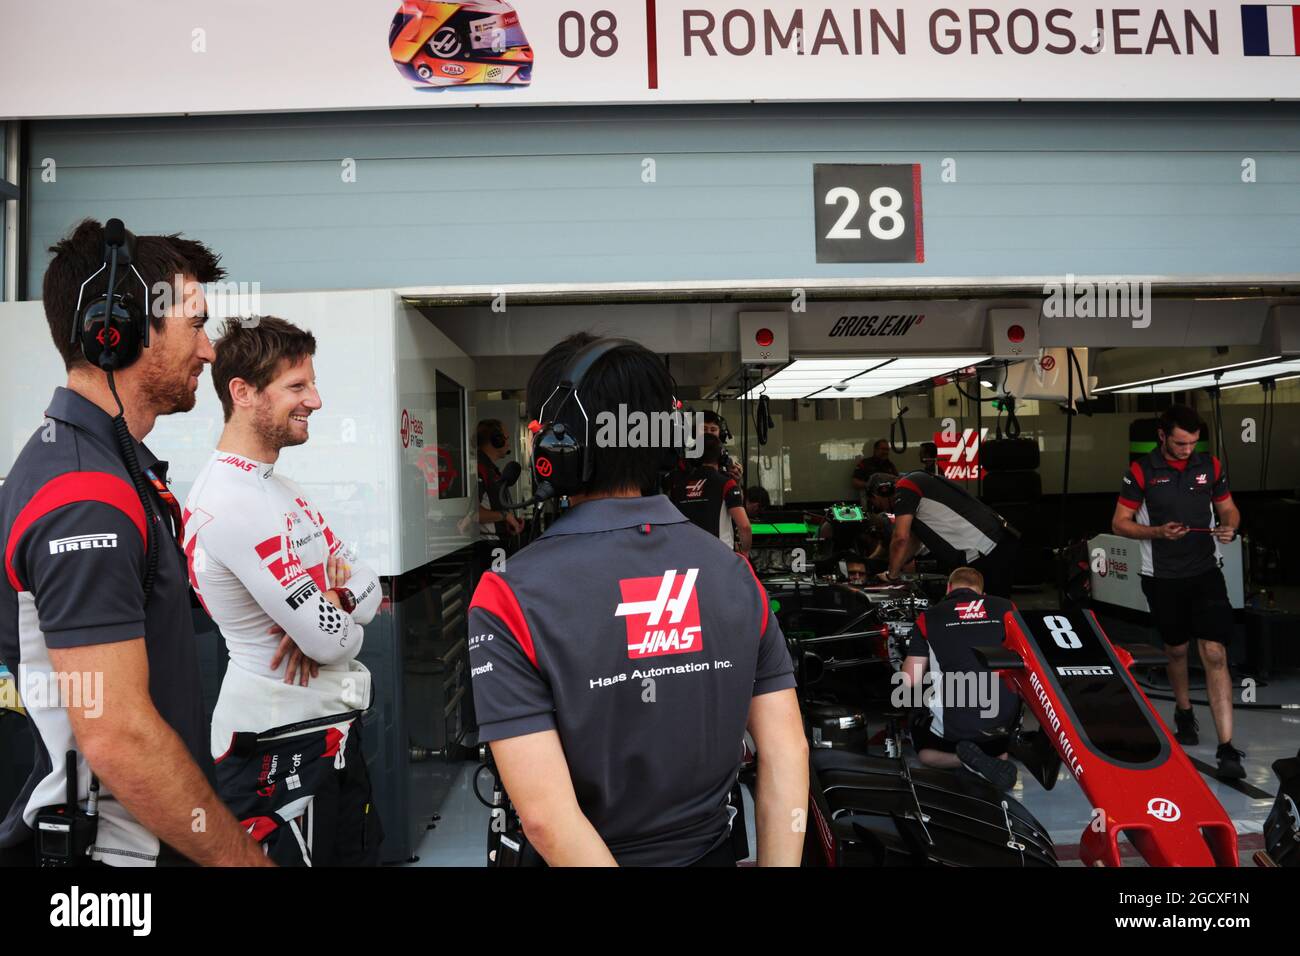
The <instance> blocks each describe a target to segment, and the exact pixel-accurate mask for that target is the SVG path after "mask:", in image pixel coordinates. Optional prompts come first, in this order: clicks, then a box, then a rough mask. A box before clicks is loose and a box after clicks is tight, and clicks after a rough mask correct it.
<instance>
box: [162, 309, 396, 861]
mask: <svg viewBox="0 0 1300 956" xmlns="http://www.w3.org/2000/svg"><path fill="white" fill-rule="evenodd" d="M215 348H216V359H215V361H214V362H213V366H212V367H213V375H212V377H213V381H214V383H215V385H216V388H217V395H218V397H220V399H221V406H222V410H223V411H224V413H225V418H226V426H225V430H224V431H223V432H222V434H221V439H220V441H219V442H218V444H217V450H216V452H215V453H213V455H212V458H211V459H210V460H209V461H208V463H207V465H206V466H205V467H204V469H203V471H202V472H201V473H200V474H199V476H198V479H197V480H196V481H195V482H194V487H193V489H192V490H191V492H190V496H189V499H188V500H187V501H186V508H185V516H184V517H185V552H186V556H187V558H188V560H189V568H190V583H191V584H192V585H193V587H194V590H195V592H196V593H197V594H198V596H199V599H200V601H201V602H202V603H203V606H204V607H205V609H206V610H207V612H208V614H209V615H211V617H212V619H213V620H214V621H215V622H216V624H217V627H219V628H220V629H221V635H222V637H223V638H225V641H226V647H227V648H228V650H229V652H230V663H229V666H228V668H227V670H226V676H225V678H224V680H223V681H222V684H221V694H220V696H219V698H218V700H217V707H216V711H215V713H214V714H213V715H212V740H211V743H212V755H213V757H214V759H215V760H216V767H217V782H218V793H219V794H220V796H221V798H222V799H223V800H224V801H225V802H226V805H227V806H229V807H230V809H231V811H232V812H233V813H234V814H235V816H236V818H238V819H239V820H240V821H242V823H243V824H244V826H245V827H246V828H247V829H248V830H249V832H250V833H251V834H252V835H253V837H254V839H257V840H259V841H260V842H261V843H262V844H263V846H264V847H265V848H266V853H267V855H268V856H269V857H270V858H271V859H272V860H274V861H275V862H276V863H279V864H281V865H290V866H294V865H296V866H303V865H306V866H326V865H338V866H358V865H374V864H376V863H378V860H379V853H378V850H379V842H380V840H381V839H382V831H381V828H380V825H379V820H378V817H377V815H376V813H375V810H374V807H373V806H372V802H371V791H370V779H369V776H368V775H367V773H366V764H365V759H364V758H363V756H362V753H361V726H360V720H359V718H360V715H361V712H362V711H364V710H365V709H366V708H367V707H368V706H369V704H370V672H369V671H367V670H366V668H365V667H364V666H362V665H361V664H360V663H359V662H358V661H357V660H356V657H357V654H358V652H360V650H361V642H362V638H363V636H364V635H363V630H362V626H363V625H364V624H367V623H369V622H370V620H371V618H373V617H374V616H375V612H376V611H377V610H378V609H379V604H380V601H381V600H382V594H381V589H380V585H379V579H378V577H377V576H376V574H375V572H374V571H372V570H370V569H369V568H367V567H364V566H362V565H354V564H352V563H351V561H350V556H349V552H348V549H347V548H346V547H345V546H344V544H343V542H341V541H340V540H339V539H338V538H336V537H335V536H334V534H333V532H331V531H330V528H329V526H328V525H327V524H326V522H325V518H324V516H322V515H321V513H320V511H319V510H317V509H316V507H315V506H314V505H312V504H311V502H310V501H309V500H308V499H307V496H306V495H305V494H304V493H303V490H302V489H301V488H299V487H298V486H297V485H296V484H294V483H293V482H292V481H289V480H288V479H287V478H285V477H284V476H282V475H279V474H276V473H275V462H276V459H277V458H278V457H279V455H280V449H282V448H284V447H286V446H290V445H301V444H302V443H303V442H305V441H307V437H308V418H309V417H310V416H311V414H312V412H314V411H316V410H317V409H319V408H320V407H321V401H320V396H319V395H318V393H317V391H316V380H315V379H316V374H315V371H314V369H313V366H312V355H314V354H315V351H316V340H315V337H314V336H313V335H312V334H311V333H310V332H306V331H304V330H302V329H299V328H297V327H296V326H294V325H292V324H290V323H288V322H286V321H284V320H283V319H278V318H274V317H271V316H262V317H259V318H257V319H242V320H239V319H231V320H229V321H228V322H227V323H226V326H225V328H224V329H223V330H222V337H221V338H220V340H219V341H218V342H217V343H216V346H215Z"/></svg>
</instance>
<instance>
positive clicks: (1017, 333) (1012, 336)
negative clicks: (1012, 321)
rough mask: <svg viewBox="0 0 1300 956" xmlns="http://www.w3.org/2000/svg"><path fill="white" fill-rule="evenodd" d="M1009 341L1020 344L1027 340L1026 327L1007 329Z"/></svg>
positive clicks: (1013, 326) (1017, 326)
mask: <svg viewBox="0 0 1300 956" xmlns="http://www.w3.org/2000/svg"><path fill="white" fill-rule="evenodd" d="M1007 340H1008V341H1010V342H1015V343H1017V344H1019V343H1020V342H1023V341H1024V340H1025V329H1024V326H1020V325H1012V326H1010V327H1008V328H1007Z"/></svg>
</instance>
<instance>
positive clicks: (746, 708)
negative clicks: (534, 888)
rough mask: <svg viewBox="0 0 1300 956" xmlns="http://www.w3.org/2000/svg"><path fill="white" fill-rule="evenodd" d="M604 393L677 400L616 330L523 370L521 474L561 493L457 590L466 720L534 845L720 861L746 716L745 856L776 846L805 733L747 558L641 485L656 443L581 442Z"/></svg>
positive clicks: (586, 859)
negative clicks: (469, 697) (527, 538)
mask: <svg viewBox="0 0 1300 956" xmlns="http://www.w3.org/2000/svg"><path fill="white" fill-rule="evenodd" d="M620 405H625V406H626V408H627V410H628V413H629V414H645V415H650V416H660V417H662V416H665V415H674V414H676V415H680V405H679V403H677V401H676V399H675V398H674V397H673V391H672V385H671V380H670V378H669V376H668V373H667V370H666V369H665V368H664V364H663V362H662V360H661V359H659V358H658V357H657V356H655V355H653V354H652V353H651V352H649V351H648V350H646V349H645V348H643V347H642V346H640V345H637V344H635V343H632V342H628V341H625V340H618V339H595V338H593V337H592V336H590V335H586V334H579V335H575V336H571V337H570V338H568V339H566V340H564V341H563V342H561V343H560V344H559V345H557V346H555V347H554V348H553V349H551V351H550V352H548V353H547V354H546V355H545V356H543V357H542V359H541V361H540V362H539V363H538V365H537V368H536V369H535V370H534V371H533V374H532V377H531V378H530V380H529V382H528V409H529V412H530V414H532V415H533V416H534V417H535V419H536V420H535V422H534V423H533V425H532V426H530V427H532V429H533V431H534V443H533V472H534V475H535V477H536V479H537V487H538V490H539V493H541V494H547V493H548V492H549V493H550V494H552V495H554V496H557V497H558V496H566V497H567V498H568V502H569V505H570V508H569V510H568V512H567V513H565V514H564V515H562V516H561V517H560V518H559V519H558V520H557V521H556V522H555V523H554V524H553V525H552V526H551V527H550V528H549V529H548V530H547V531H546V533H545V534H543V535H542V536H541V537H540V538H539V539H538V540H537V541H535V542H534V543H533V544H531V545H529V546H528V547H527V548H525V549H524V550H523V551H521V552H519V553H518V554H517V555H515V556H513V557H512V558H510V560H509V563H508V566H507V568H506V569H505V571H503V572H501V573H499V574H498V573H488V574H485V575H484V576H483V579H482V581H480V583H479V586H478V589H477V591H476V592H475V594H474V599H473V601H472V603H471V610H470V619H469V633H470V668H471V669H470V674H471V677H472V680H473V688H474V700H475V707H476V711H477V714H478V719H479V737H480V739H481V740H484V741H490V742H491V747H492V755H493V758H494V760H495V762H496V765H497V768H498V770H499V771H500V774H501V778H502V780H503V782H504V784H505V788H506V790H507V792H508V793H509V796H510V798H511V801H512V802H513V804H514V806H515V808H516V810H517V811H518V813H519V817H520V820H521V822H522V824H523V830H524V834H525V835H526V837H527V839H528V842H529V844H530V845H531V848H532V850H535V851H536V853H537V854H540V856H541V858H542V859H543V860H545V862H546V863H549V864H551V865H591V866H611V865H616V864H621V865H663V866H684V865H717V866H724V865H734V863H735V854H734V852H733V850H732V848H731V827H732V825H733V824H732V818H733V816H734V815H735V814H736V812H737V809H738V808H736V807H733V806H732V805H731V804H730V802H729V800H728V794H729V793H730V792H731V790H732V788H733V785H734V784H735V781H736V776H737V772H738V770H739V766H740V760H741V748H742V739H743V737H744V734H745V730H746V727H748V729H749V731H750V733H751V734H752V735H753V737H754V741H755V744H756V749H757V753H758V789H757V794H756V805H757V810H756V820H757V828H758V860H759V863H760V865H796V864H797V863H798V862H799V859H800V855H801V849H802V845H803V834H802V832H800V830H801V829H802V828H801V827H798V826H797V825H796V824H797V821H798V820H800V819H802V818H803V815H804V813H805V812H806V808H807V796H808V749H807V744H806V741H805V739H804V735H803V728H802V723H801V721H800V717H799V709H798V705H797V703H796V700H795V694H794V690H793V687H794V677H793V667H792V664H791V661H790V655H789V653H788V652H787V651H786V649H785V642H784V638H783V637H782V635H781V631H780V628H779V627H778V625H777V623H776V619H775V617H774V615H773V614H772V612H771V610H770V609H769V608H768V606H767V595H766V592H765V591H764V590H763V588H762V586H761V585H760V584H759V583H758V581H757V579H756V578H755V577H754V573H753V571H752V570H751V569H750V567H749V564H748V562H747V561H745V559H744V558H743V557H741V556H739V555H736V554H734V553H733V552H731V551H730V550H728V549H727V548H726V547H725V546H723V544H722V543H721V542H720V541H719V540H718V539H717V537H716V536H714V535H710V534H708V533H707V532H705V531H702V530H701V529H699V528H697V527H695V525H693V524H691V523H690V522H689V521H687V520H686V518H685V517H684V516H683V515H682V514H681V513H680V512H679V511H678V510H677V509H676V508H674V507H673V505H672V503H671V502H670V501H669V500H668V499H667V498H665V497H664V496H662V495H658V494H653V493H651V494H649V495H645V492H646V491H647V490H648V489H654V488H657V487H658V486H659V482H660V480H661V474H662V472H663V470H664V469H665V468H666V467H669V462H668V461H666V458H667V456H666V454H665V450H664V449H663V448H646V447H633V446H627V445H624V444H621V443H616V444H615V446H614V447H610V446H599V447H597V446H595V445H592V444H588V439H590V438H594V436H595V435H596V434H597V427H596V421H597V418H598V416H600V415H601V413H615V412H616V410H618V409H619V406H620ZM652 420H653V419H652ZM678 424H679V425H680V424H681V420H680V417H679V419H678ZM678 431H679V434H680V432H681V431H682V429H678ZM792 821H795V823H794V824H792ZM735 826H743V822H742V821H737V822H736V823H735Z"/></svg>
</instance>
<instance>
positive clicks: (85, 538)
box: [50, 534, 117, 554]
mask: <svg viewBox="0 0 1300 956" xmlns="http://www.w3.org/2000/svg"><path fill="white" fill-rule="evenodd" d="M116 547H117V535H115V534H74V535H73V536H72V537H70V538H55V539H54V540H53V541H51V542H50V554H65V553H67V552H68V551H90V550H93V549H95V548H116Z"/></svg>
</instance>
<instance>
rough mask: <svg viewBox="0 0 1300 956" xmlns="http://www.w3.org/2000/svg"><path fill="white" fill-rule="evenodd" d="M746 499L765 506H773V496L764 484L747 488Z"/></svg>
mask: <svg viewBox="0 0 1300 956" xmlns="http://www.w3.org/2000/svg"><path fill="white" fill-rule="evenodd" d="M745 500H746V501H754V502H757V503H758V504H760V505H762V506H763V507H764V508H770V507H772V496H771V495H769V494H768V493H767V489H766V488H764V487H763V486H762V485H753V486H751V487H749V488H746V489H745Z"/></svg>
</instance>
